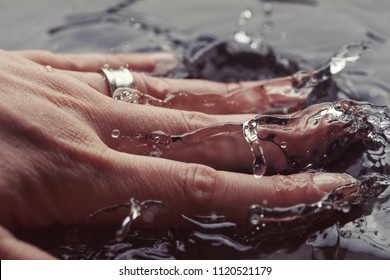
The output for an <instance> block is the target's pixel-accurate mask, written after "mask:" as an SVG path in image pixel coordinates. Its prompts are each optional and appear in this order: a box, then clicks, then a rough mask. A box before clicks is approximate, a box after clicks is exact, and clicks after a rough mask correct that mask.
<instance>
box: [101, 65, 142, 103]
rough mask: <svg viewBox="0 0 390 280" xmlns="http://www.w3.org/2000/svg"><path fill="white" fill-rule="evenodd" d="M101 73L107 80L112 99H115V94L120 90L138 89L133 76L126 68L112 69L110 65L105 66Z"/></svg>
mask: <svg viewBox="0 0 390 280" xmlns="http://www.w3.org/2000/svg"><path fill="white" fill-rule="evenodd" d="M100 73H102V74H103V76H105V78H106V81H107V85H108V87H109V90H110V94H111V97H114V92H115V90H117V89H118V88H127V89H136V86H135V82H134V78H133V75H132V74H131V71H130V70H129V69H127V68H126V67H120V68H119V69H112V68H110V67H109V66H108V65H104V66H103V67H102V68H101V69H100Z"/></svg>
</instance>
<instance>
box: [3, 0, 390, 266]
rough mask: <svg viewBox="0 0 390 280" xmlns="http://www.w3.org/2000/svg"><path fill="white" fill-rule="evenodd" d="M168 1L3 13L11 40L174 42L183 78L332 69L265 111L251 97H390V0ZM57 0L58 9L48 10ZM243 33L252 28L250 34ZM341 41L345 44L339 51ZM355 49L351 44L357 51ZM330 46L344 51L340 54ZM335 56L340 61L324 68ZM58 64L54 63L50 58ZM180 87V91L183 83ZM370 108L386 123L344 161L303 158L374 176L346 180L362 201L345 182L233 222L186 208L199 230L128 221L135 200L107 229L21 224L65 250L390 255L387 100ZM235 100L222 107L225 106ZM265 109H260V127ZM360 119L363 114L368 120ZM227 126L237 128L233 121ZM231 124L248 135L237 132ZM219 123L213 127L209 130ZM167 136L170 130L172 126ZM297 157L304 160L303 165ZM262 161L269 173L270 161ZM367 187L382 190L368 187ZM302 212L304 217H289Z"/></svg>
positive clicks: (63, 253)
mask: <svg viewBox="0 0 390 280" xmlns="http://www.w3.org/2000/svg"><path fill="white" fill-rule="evenodd" d="M160 2H161V1H155V0H147V1H123V2H120V3H118V4H112V3H107V2H106V1H103V0H101V1H96V3H94V5H93V6H90V5H87V4H85V3H81V2H79V1H67V2H63V1H47V3H42V4H44V7H45V9H42V7H40V6H39V5H31V7H29V9H27V8H26V7H25V4H24V5H23V7H24V9H23V11H21V10H20V5H18V3H17V1H10V0H5V1H3V2H2V4H1V5H4V6H5V7H6V8H8V11H10V12H9V13H7V15H4V16H3V17H2V19H1V21H2V22H4V23H5V24H2V25H0V37H1V38H3V40H2V42H3V43H2V48H5V49H15V48H16V49H20V48H43V49H49V50H55V51H74V52H83V51H105V52H106V51H113V52H122V51H132V50H144V51H154V50H174V51H175V52H176V54H177V56H178V57H179V58H181V59H182V64H181V65H180V68H179V69H178V71H176V72H174V73H171V74H170V76H172V77H178V78H208V79H212V80H217V81H230V82H235V81H243V80H254V79H269V78H277V77H285V76H290V77H292V76H293V75H294V74H295V73H298V71H301V70H303V71H304V72H303V73H313V72H311V71H313V69H323V70H324V71H318V73H319V74H325V77H329V76H331V78H329V79H327V80H325V81H323V82H321V83H319V84H317V85H316V86H315V87H314V88H312V87H311V86H309V87H308V89H309V90H308V94H307V96H305V98H303V100H301V101H300V102H297V104H296V106H292V107H289V108H287V110H286V109H284V108H285V104H282V105H281V106H279V107H278V108H276V109H275V108H272V107H265V108H264V109H262V110H261V111H260V110H259V111H256V110H257V107H256V108H254V107H253V108H250V107H249V106H248V112H255V113H260V112H261V113H266V114H269V113H275V112H278V113H285V112H288V111H290V112H294V111H296V110H299V109H302V108H303V107H305V106H308V105H314V104H318V103H320V102H323V101H331V102H334V101H337V100H339V99H341V98H349V99H352V100H361V101H370V102H372V103H374V104H381V105H387V106H388V105H389V104H390V102H389V101H390V99H389V98H388V93H389V92H390V85H389V83H388V76H389V74H390V72H389V70H388V65H389V63H390V61H389V58H388V55H387V54H388V53H389V51H390V47H389V44H388V40H389V39H390V33H389V31H388V28H387V27H388V26H389V24H390V22H389V18H390V15H389V12H388V11H390V7H389V3H388V2H386V1H379V0H377V1H374V2H370V3H367V2H366V1H360V0H358V1H342V2H341V1H294V2H291V1H290V3H286V2H285V1H257V0H256V1H247V2H245V3H241V2H240V3H238V2H237V1H225V0H224V1H213V2H212V3H210V1H197V2H196V3H191V4H189V3H185V2H184V3H178V2H177V1H164V3H160ZM172 7H175V8H174V9H172ZM50 10H52V11H53V13H47V11H50ZM194 10H198V11H202V17H199V14H197V15H196V16H195V15H194V16H193V17H191V15H193V11H194ZM248 11H249V12H248ZM43 12H44V13H43ZM20 20H30V21H32V22H34V23H35V24H33V25H25V26H20V25H19V24H16V23H18V22H19V21H20ZM7 23H8V24H7ZM12 26H15V30H14V31H15V32H10V29H12ZM17 26H18V29H17V30H16V27H17ZM35 28H36V29H35ZM11 31H12V30H11ZM13 34H15V35H13ZM16 34H17V36H16ZM20 34H24V35H25V36H20ZM237 34H241V37H240V36H237ZM237 38H238V40H237ZM365 41H370V42H371V43H370V45H366V44H365V43H355V44H353V45H352V46H354V47H351V48H346V49H344V51H343V49H342V50H341V51H340V52H337V50H339V49H340V47H341V46H346V45H348V44H349V43H350V42H365ZM368 46H369V48H368V51H366V52H364V53H363V54H362V55H361V58H360V59H359V61H358V62H357V63H352V64H351V63H350V62H353V61H354V60H356V59H357V58H358V57H360V54H361V51H362V50H363V49H366V48H367V47H368ZM335 51H336V54H338V55H336V56H331V54H332V53H334V52H335ZM346 53H347V54H348V53H349V54H350V55H347V56H345V54H346ZM329 57H336V59H333V60H332V59H331V60H329ZM327 61H328V62H327ZM324 65H328V66H330V67H325V69H324V68H322V66H324ZM46 70H47V71H48V72H50V71H51V69H50V68H49V69H48V68H46ZM336 73H337V75H336V76H333V74H336ZM312 77H315V79H314V80H311V81H315V82H317V81H322V79H321V77H323V76H321V75H312ZM309 80H310V79H309ZM282 81H285V82H286V81H287V83H286V86H287V87H288V88H292V87H291V85H292V84H291V79H290V80H283V79H282ZM271 85H275V84H271ZM298 88H299V87H298ZM254 92H256V90H254ZM178 94H179V93H176V95H178ZM186 94H189V95H191V93H186ZM173 97H174V98H176V97H175V95H174V94H173ZM190 97H191V96H190ZM193 98H197V96H195V97H193ZM207 98H208V96H207ZM173 100H175V99H173ZM158 102H161V101H158ZM218 102H220V100H218ZM162 103H164V102H162ZM165 103H167V101H165ZM212 103H216V102H213V101H211V102H210V101H208V102H206V103H201V102H200V103H199V104H198V105H199V108H205V110H206V108H207V106H210V104H211V105H212ZM248 104H252V103H251V102H248ZM205 105H206V106H205ZM161 106H168V105H166V104H162V105H161ZM225 107H226V106H225ZM360 108H362V107H361V106H360ZM368 108H369V109H370V110H371V111H373V113H372V114H369V116H370V119H369V120H364V122H363V124H364V123H366V124H367V122H368V123H375V124H379V125H378V126H377V127H375V126H374V127H372V126H371V127H370V129H369V130H367V131H366V133H365V134H364V137H363V138H364V139H363V140H362V141H357V142H356V143H349V144H350V145H347V146H346V148H345V150H344V151H343V152H342V153H341V156H339V157H338V158H337V164H334V162H333V161H332V160H329V161H327V160H323V159H320V160H319V162H320V164H319V165H318V166H305V164H304V163H303V162H302V164H299V168H298V169H302V168H307V169H308V170H311V169H313V170H316V169H318V168H319V169H321V170H324V171H335V172H347V173H349V174H351V175H353V176H354V177H356V178H358V180H359V182H361V184H360V185H361V186H370V187H367V188H364V187H362V188H361V189H358V190H355V189H350V188H348V187H347V188H346V189H344V191H346V190H354V191H355V193H357V194H360V195H358V197H355V198H354V202H355V203H353V204H350V205H344V204H339V203H338V200H337V199H336V201H335V200H334V198H335V197H343V196H345V195H348V193H350V192H347V193H344V192H341V193H340V190H338V192H337V193H336V194H331V195H330V197H327V198H324V200H322V201H321V202H319V203H320V205H319V204H315V205H297V206H295V207H293V208H289V209H267V208H264V207H259V206H256V205H254V206H253V207H252V208H251V209H249V210H248V220H247V221H246V222H244V223H243V224H233V223H231V222H229V221H227V220H226V219H225V218H224V217H223V216H220V215H218V214H217V213H211V214H210V216H208V217H183V219H186V220H188V221H190V222H192V223H193V224H194V226H195V227H196V230H193V231H183V230H177V229H174V230H165V231H158V230H156V231H150V230H139V229H135V228H131V226H130V227H127V226H128V225H131V219H130V218H127V219H126V217H132V212H131V211H129V213H128V215H127V216H125V217H124V223H123V225H118V226H116V227H114V228H109V229H101V230H99V231H98V232H96V229H95V228H89V227H88V226H87V227H84V228H83V229H79V228H76V229H74V228H70V229H69V228H67V229H64V228H59V229H51V230H50V231H49V234H48V233H47V232H48V230H47V229H45V230H42V231H39V230H38V231H32V232H31V231H29V232H23V233H20V236H22V237H23V238H24V239H26V240H32V241H33V242H34V243H36V244H37V245H39V246H41V247H44V248H46V249H47V250H49V251H50V252H52V253H53V254H55V255H57V256H59V257H62V258H109V259H113V258H117V259H132V258H144V259H145V258H146V259H154V258H159V259H171V258H179V259H193V258H209V259H213V258H218V259H223V258H259V259H281V258H290V259H301V258H305V259H308V258H315V259H322V258H327V259H329V258H330V259H361V258H373V259H378V258H386V259H389V258H390V256H389V251H390V250H389V240H388V236H389V232H390V228H389V216H388V212H389V210H388V209H389V207H390V202H389V190H388V188H387V185H388V178H387V174H389V170H388V163H389V159H388V156H387V154H388V153H387V152H388V147H387V134H388V132H387V131H388V130H386V129H385V128H386V124H380V123H381V122H383V121H386V119H383V118H382V113H381V109H380V108H379V107H375V108H373V107H370V106H369V107H368ZM225 109H226V108H221V111H223V110H225ZM362 110H363V111H362V112H363V113H364V114H365V112H364V109H362ZM358 111H359V110H358ZM232 112H233V111H232ZM338 112H340V111H339V110H338V109H337V108H334V110H333V111H332V112H331V113H332V114H333V115H335V114H336V116H337V118H340V117H342V116H343V115H345V114H344V113H343V114H339V113H338ZM332 114H331V115H332ZM347 115H348V114H347ZM355 115H356V114H355ZM310 116H312V118H311V119H310V120H311V121H312V123H313V124H314V123H315V122H316V121H317V118H319V119H321V118H324V115H322V114H321V113H320V114H317V115H316V114H311V115H310ZM358 119H359V118H358ZM260 120H261V119H258V120H256V122H255V124H254V125H253V126H254V127H255V128H256V126H257V121H260ZM306 120H307V118H306ZM349 123H351V122H349ZM352 123H354V122H352ZM360 124H361V123H360V122H357V123H355V125H357V126H358V127H360V126H359V125H360ZM240 125H241V124H239V125H238V126H239V127H240V129H241V126H240ZM378 127H380V128H381V129H382V130H380V129H377V128H378ZM112 129H113V130H114V129H115V127H113V128H112ZM221 129H223V130H225V129H226V127H224V128H221ZM235 129H236V127H235V128H234V129H233V130H234V131H235ZM241 131H242V130H241ZM213 133H217V132H213ZM230 134H233V136H234V137H235V136H236V134H235V132H231V133H230ZM116 135H118V136H116ZM208 135H209V134H208V133H206V135H205V137H209V136H208ZM155 136H159V137H160V139H163V140H164V139H165V140H169V139H170V137H168V138H167V137H166V135H165V134H163V133H160V135H155ZM237 136H240V137H242V135H239V134H237ZM255 136H256V137H257V131H256V133H253V136H251V137H253V139H254V141H255V142H256V141H258V140H255ZM113 137H114V138H115V137H117V138H116V139H117V140H118V141H125V140H129V139H127V138H125V137H128V136H126V135H121V133H120V132H119V133H118V132H115V133H114V135H113ZM131 137H133V136H131ZM140 137H141V138H142V137H143V136H140ZM164 137H165V138H164ZM186 137H187V138H186ZM186 137H184V138H186V141H187V142H186V143H184V142H183V141H181V140H180V141H176V142H174V143H171V145H173V147H174V148H177V149H179V147H185V146H186V145H188V144H190V143H191V141H195V142H196V141H198V140H199V139H198V137H197V136H196V135H193V134H190V135H188V136H186ZM261 138H263V136H262V135H261ZM143 139H144V138H143ZM145 140H147V141H149V140H150V139H145ZM165 140H164V141H165ZM136 141H138V140H137V139H136ZM244 141H245V139H244ZM261 142H263V143H261ZM267 142H270V141H263V140H262V141H260V144H259V145H257V143H256V145H257V147H258V148H259V151H258V155H259V159H258V160H257V161H256V162H257V164H258V166H259V167H261V166H265V165H264V164H263V163H262V161H263V159H262V158H261V155H262V154H263V153H264V152H262V151H261V150H260V148H261V147H262V145H265V144H266V143H267ZM148 143H149V142H148ZM244 144H245V143H244ZM153 145H155V147H153ZM256 145H255V146H256ZM273 145H274V144H273ZM277 145H278V146H279V147H280V149H282V150H285V151H290V147H292V145H293V144H292V143H291V142H290V141H286V140H283V139H278V142H277ZM162 147H166V146H165V145H159V144H157V143H153V144H149V151H150V152H151V154H150V155H151V156H160V157H161V156H164V155H165V154H166V153H169V151H170V150H171V149H170V148H168V149H164V148H162ZM127 148H130V147H127ZM289 156H290V157H293V156H292V155H290V154H289ZM328 157H330V158H331V157H332V156H331V155H327V158H328ZM264 160H266V161H267V168H266V169H265V170H264V172H271V173H272V172H277V166H274V167H268V162H269V161H270V160H269V157H267V155H265V157H264ZM295 161H296V160H295ZM289 166H290V165H289ZM290 168H291V169H292V170H294V169H295V168H296V165H292V166H291V167H290ZM260 169H261V168H259V172H258V175H261V174H262V173H263V171H262V170H260ZM248 172H251V170H249V171H248ZM364 182H365V183H364ZM367 189H368V190H372V193H371V192H369V191H368V192H366V191H364V190H367ZM359 197H360V198H359ZM129 199H130V198H129ZM135 200H136V198H135ZM129 205H130V204H129ZM129 205H127V206H129ZM262 205H266V203H265V202H263V203H262ZM320 206H321V207H320ZM107 207H110V206H107ZM136 208H137V207H136ZM329 208H330V209H329ZM130 209H131V207H130V208H129V210H130ZM133 210H134V207H133ZM276 210H278V211H276ZM141 212H142V211H141ZM103 215H110V214H109V213H107V214H103ZM291 217H296V218H294V219H292V220H289V221H286V218H289V219H291ZM271 220H272V221H274V222H271ZM118 230H119V231H120V234H119V237H120V238H119V239H118V235H117V231H118Z"/></svg>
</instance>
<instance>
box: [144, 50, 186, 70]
mask: <svg viewBox="0 0 390 280" xmlns="http://www.w3.org/2000/svg"><path fill="white" fill-rule="evenodd" d="M150 58H151V60H152V61H153V62H154V63H155V65H154V70H153V73H152V74H154V75H165V74H167V73H169V72H171V71H172V70H175V69H176V67H177V65H178V64H179V62H178V60H177V59H176V57H175V56H174V55H173V54H171V53H166V52H160V53H152V54H150Z"/></svg>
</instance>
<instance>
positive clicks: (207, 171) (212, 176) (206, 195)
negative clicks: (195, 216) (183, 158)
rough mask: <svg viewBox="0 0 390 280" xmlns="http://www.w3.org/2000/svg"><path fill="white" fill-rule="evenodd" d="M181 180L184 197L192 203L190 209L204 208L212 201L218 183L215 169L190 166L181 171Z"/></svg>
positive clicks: (197, 165) (196, 165)
mask: <svg viewBox="0 0 390 280" xmlns="http://www.w3.org/2000/svg"><path fill="white" fill-rule="evenodd" d="M179 178H180V182H179V183H180V185H181V186H182V187H183V190H184V195H185V197H186V198H187V200H188V201H189V202H190V203H191V205H190V207H192V208H193V207H194V206H195V207H200V208H204V207H205V206H207V205H208V204H209V202H211V201H212V199H213V197H214V194H215V192H216V188H217V181H218V173H217V171H216V170H215V169H213V168H211V167H208V166H205V165H200V164H188V165H187V167H186V168H183V169H182V170H181V172H180V176H179Z"/></svg>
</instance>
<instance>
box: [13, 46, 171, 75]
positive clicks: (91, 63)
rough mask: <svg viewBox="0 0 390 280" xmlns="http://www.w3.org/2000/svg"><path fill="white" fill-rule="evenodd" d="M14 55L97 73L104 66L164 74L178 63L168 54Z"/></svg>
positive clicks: (55, 65) (38, 52)
mask: <svg viewBox="0 0 390 280" xmlns="http://www.w3.org/2000/svg"><path fill="white" fill-rule="evenodd" d="M15 53H16V54H18V55H21V56H23V57H25V58H28V59H30V60H32V61H34V62H36V63H38V64H41V65H50V66H52V67H53V68H56V69H62V70H69V71H81V72H97V71H98V70H99V69H100V68H102V67H103V66H104V65H106V64H107V65H110V67H113V68H119V67H121V66H127V67H128V68H129V69H131V70H134V71H141V72H142V71H145V72H152V73H154V74H161V75H163V74H166V73H168V72H170V71H172V70H173V69H175V68H176V66H177V64H178V61H177V59H176V58H175V56H174V55H173V54H170V53H162V52H159V53H120V54H107V53H90V54H66V53H61V54H55V53H52V52H48V51H36V50H26V51H15Z"/></svg>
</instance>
